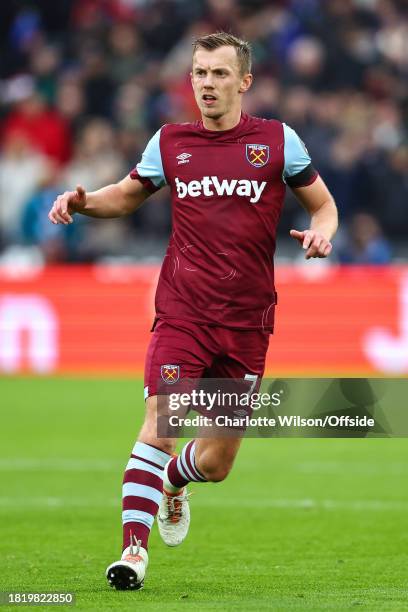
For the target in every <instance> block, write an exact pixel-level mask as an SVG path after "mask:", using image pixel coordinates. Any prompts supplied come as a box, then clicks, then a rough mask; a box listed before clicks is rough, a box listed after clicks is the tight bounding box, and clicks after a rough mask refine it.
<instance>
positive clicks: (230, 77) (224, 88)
mask: <svg viewBox="0 0 408 612" xmlns="http://www.w3.org/2000/svg"><path fill="white" fill-rule="evenodd" d="M191 82H192V85H193V90H194V95H195V99H196V102H197V105H198V108H199V109H200V111H201V114H202V115H203V116H204V117H208V118H209V119H215V120H216V119H219V118H220V117H222V116H223V115H225V114H227V113H228V112H230V111H233V110H236V109H237V108H240V107H241V94H242V93H244V91H246V90H247V89H248V88H249V87H250V85H251V82H252V76H251V75H250V74H247V75H244V76H243V75H242V74H241V73H240V68H239V64H238V58H237V53H236V50H235V48H234V47H230V46H224V47H219V48H218V49H214V50H212V51H208V50H206V49H200V48H198V49H197V51H196V52H195V54H194V56H193V70H192V73H191Z"/></svg>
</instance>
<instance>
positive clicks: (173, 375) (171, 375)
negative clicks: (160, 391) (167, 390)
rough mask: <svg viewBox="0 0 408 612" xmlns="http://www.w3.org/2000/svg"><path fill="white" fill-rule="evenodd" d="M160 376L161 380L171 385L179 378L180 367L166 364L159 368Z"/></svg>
mask: <svg viewBox="0 0 408 612" xmlns="http://www.w3.org/2000/svg"><path fill="white" fill-rule="evenodd" d="M160 374H161V377H162V379H163V380H164V382H165V383H167V384H168V385H173V384H174V383H176V382H177V381H178V380H179V378H180V366H178V365H172V364H166V365H162V366H161V367H160Z"/></svg>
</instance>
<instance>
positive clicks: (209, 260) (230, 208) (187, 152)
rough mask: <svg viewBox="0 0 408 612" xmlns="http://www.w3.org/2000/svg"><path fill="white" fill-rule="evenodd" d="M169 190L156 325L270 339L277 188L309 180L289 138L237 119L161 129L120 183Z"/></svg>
mask: <svg viewBox="0 0 408 612" xmlns="http://www.w3.org/2000/svg"><path fill="white" fill-rule="evenodd" d="M130 176H131V177H132V178H133V179H138V180H139V181H141V182H142V184H143V185H144V187H145V188H146V189H147V190H148V191H150V192H151V193H153V192H154V191H157V190H158V189H160V188H161V187H163V186H165V185H169V187H170V190H171V206H172V235H171V237H170V241H169V245H168V248H167V252H166V255H165V257H164V261H163V265H162V269H161V272H160V278H159V282H158V286H157V291H156V301H155V304H156V316H157V318H163V319H168V318H174V319H181V320H189V321H196V322H197V323H203V324H207V325H220V326H224V327H230V328H236V329H260V330H264V331H269V332H271V331H272V330H273V321H274V309H275V305H276V301H277V300H276V292H275V287H274V267H273V256H274V252H275V242H276V228H277V224H278V221H279V217H280V215H281V211H282V206H283V200H284V195H285V187H286V184H288V185H290V186H292V187H301V186H305V185H309V184H311V183H312V182H313V181H314V180H315V179H316V178H317V176H318V175H317V172H316V171H315V170H314V169H313V166H312V164H311V159H310V157H309V154H308V152H307V150H306V148H305V146H304V145H303V143H302V141H301V140H300V138H299V137H298V136H297V134H296V133H295V132H294V131H293V130H292V129H291V128H290V127H288V126H287V125H285V124H283V123H281V122H279V121H276V120H266V119H260V118H257V117H252V116H249V115H246V114H242V115H241V120H240V122H239V123H238V125H236V126H235V127H234V128H232V129H230V130H225V131H212V130H207V129H206V128H205V127H204V125H203V123H202V121H197V122H195V123H182V124H169V125H164V126H163V127H162V128H161V129H160V130H159V131H158V132H157V133H156V134H155V135H154V136H153V138H152V139H151V140H150V142H149V143H148V145H147V147H146V149H145V151H144V153H143V156H142V160H141V161H140V163H138V164H137V166H136V168H135V169H134V170H133V171H132V172H131V173H130Z"/></svg>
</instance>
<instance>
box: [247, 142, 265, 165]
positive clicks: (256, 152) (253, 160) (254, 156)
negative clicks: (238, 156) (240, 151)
mask: <svg viewBox="0 0 408 612" xmlns="http://www.w3.org/2000/svg"><path fill="white" fill-rule="evenodd" d="M246 158H247V160H248V161H249V163H250V164H251V166H255V168H262V166H264V165H265V164H267V163H268V161H269V145H263V144H247V146H246Z"/></svg>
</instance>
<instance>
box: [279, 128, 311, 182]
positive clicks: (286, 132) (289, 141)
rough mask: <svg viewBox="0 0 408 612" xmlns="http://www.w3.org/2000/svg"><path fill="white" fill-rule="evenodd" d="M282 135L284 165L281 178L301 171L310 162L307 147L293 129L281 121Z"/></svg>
mask: <svg viewBox="0 0 408 612" xmlns="http://www.w3.org/2000/svg"><path fill="white" fill-rule="evenodd" d="M282 125H283V136H284V139H285V145H284V156H285V165H284V168H283V179H284V180H285V178H288V177H290V176H295V174H299V172H302V170H304V169H305V168H306V166H308V165H309V164H310V163H311V161H312V160H311V158H310V155H309V153H308V152H307V149H306V147H305V145H304V143H303V142H302V140H301V139H300V138H299V136H298V135H297V134H296V132H295V130H292V128H291V127H289V126H288V125H286V123H283V124H282Z"/></svg>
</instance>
